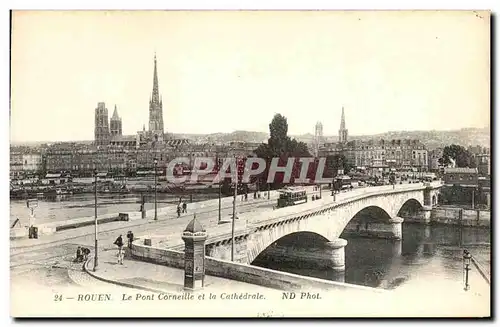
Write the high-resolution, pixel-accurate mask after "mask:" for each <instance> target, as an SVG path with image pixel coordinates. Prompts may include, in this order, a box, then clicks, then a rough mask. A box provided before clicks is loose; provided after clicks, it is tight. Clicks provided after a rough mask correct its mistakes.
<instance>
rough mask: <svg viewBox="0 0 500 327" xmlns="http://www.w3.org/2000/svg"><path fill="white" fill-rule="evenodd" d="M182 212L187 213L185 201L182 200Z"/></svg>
mask: <svg viewBox="0 0 500 327" xmlns="http://www.w3.org/2000/svg"><path fill="white" fill-rule="evenodd" d="M182 212H183V213H187V212H188V211H187V203H186V202H184V203H183V204H182Z"/></svg>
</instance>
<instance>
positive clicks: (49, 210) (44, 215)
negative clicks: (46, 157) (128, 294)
mask: <svg viewBox="0 0 500 327" xmlns="http://www.w3.org/2000/svg"><path fill="white" fill-rule="evenodd" d="M145 196H146V204H145V206H146V210H149V209H154V193H152V194H145ZM217 197H218V193H200V194H194V195H193V202H197V201H204V200H208V199H214V198H217ZM183 199H184V200H185V201H186V202H188V203H189V196H187V197H184V198H183ZM157 201H158V204H157V205H158V208H161V207H165V206H167V205H171V204H175V203H178V201H179V195H174V194H168V193H158V194H157ZM97 203H98V208H97V210H98V211H97V214H98V215H104V214H107V213H115V212H116V213H118V212H127V211H139V210H140V207H141V194H133V193H129V194H103V193H101V194H98V200H97ZM93 215H94V195H93V194H75V195H68V196H57V197H50V198H43V199H38V207H37V208H36V209H35V217H36V221H37V223H39V224H40V223H47V222H55V221H61V220H69V219H74V218H81V217H91V216H93ZM28 217H29V209H28V208H27V206H26V200H10V223H11V224H12V223H13V222H14V221H15V220H16V219H17V218H19V219H20V220H21V222H23V221H26V220H27V219H28Z"/></svg>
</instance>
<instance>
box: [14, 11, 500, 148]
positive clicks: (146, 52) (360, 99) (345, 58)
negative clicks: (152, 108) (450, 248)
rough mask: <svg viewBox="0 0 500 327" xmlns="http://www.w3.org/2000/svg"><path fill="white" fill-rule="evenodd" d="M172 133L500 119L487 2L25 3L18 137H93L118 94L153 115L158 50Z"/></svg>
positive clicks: (19, 27)
mask: <svg viewBox="0 0 500 327" xmlns="http://www.w3.org/2000/svg"><path fill="white" fill-rule="evenodd" d="M155 53H156V57H157V62H158V78H159V89H160V94H161V96H162V100H163V117H164V118H163V119H164V125H165V131H166V132H172V133H193V134H196V133H216V132H232V131H235V130H249V131H262V132H268V129H269V127H268V125H269V122H270V121H271V119H272V117H273V116H274V114H276V113H280V114H282V115H284V116H286V117H287V119H288V131H289V134H304V133H314V126H315V124H316V122H317V121H321V122H322V123H323V132H324V134H325V135H337V134H338V128H339V125H340V116H341V110H342V107H344V110H345V116H346V127H347V128H348V129H349V134H350V135H366V134H376V133H383V132H387V131H400V130H451V129H459V128H464V127H485V126H488V125H489V123H490V20H489V14H488V13H484V12H479V13H476V12H467V11H463V12H444V11H441V12H437V11H436V12H431V11H427V12H397V11H393V12H383V11H378V12H376V11H372V12H360V11H351V12H335V11H330V12H329V11H308V12H297V11H296V12H293V11H282V12H264V11H253V12H249V11H247V12H243V11H241V12H237V11H233V12H230V11H227V12H222V11H219V12H216V11H204V12H201V11H199V12H188V11H170V12H159V11H156V12H154V11H149V12H148V11H128V12H127V11H114V12H112V11H107V12H106V11H88V12H83V11H80V12H78V11H45V12H35V11H32V12H30V11H18V12H14V13H13V18H12V48H11V115H10V124H11V133H10V134H11V141H13V142H30V141H70V140H92V139H93V138H94V110H95V108H96V107H97V103H98V102H105V103H106V107H107V108H108V113H109V117H111V115H112V114H113V109H114V106H115V105H116V106H117V108H118V114H119V115H120V116H121V117H122V121H123V133H124V134H135V133H136V132H137V131H138V130H142V126H143V125H146V128H147V126H148V114H149V98H150V96H151V91H152V86H153V58H154V55H155Z"/></svg>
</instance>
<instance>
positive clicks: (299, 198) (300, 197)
mask: <svg viewBox="0 0 500 327" xmlns="http://www.w3.org/2000/svg"><path fill="white" fill-rule="evenodd" d="M306 202H307V192H306V190H305V189H303V188H301V187H300V188H299V187H296V188H285V189H283V190H280V191H279V198H278V206H277V207H278V208H284V207H288V206H293V205H296V204H301V203H306Z"/></svg>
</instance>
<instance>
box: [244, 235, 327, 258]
mask: <svg viewBox="0 0 500 327" xmlns="http://www.w3.org/2000/svg"><path fill="white" fill-rule="evenodd" d="M328 241H329V240H328V239H327V238H326V237H325V236H324V235H321V234H318V233H316V232H310V231H301V232H294V233H290V234H287V235H285V236H283V237H281V238H279V239H277V240H276V241H274V242H273V243H271V244H269V245H268V246H267V247H266V248H264V249H263V250H262V251H260V253H259V254H258V255H257V256H256V257H255V258H254V259H253V260H252V261H249V262H250V264H255V263H257V264H258V262H262V261H271V263H272V262H273V261H278V262H280V263H281V262H283V261H285V260H286V259H287V258H292V256H291V254H293V257H297V256H300V255H301V252H302V254H303V256H304V257H307V256H308V255H310V254H311V251H314V250H315V249H321V248H323V247H324V245H325V244H326V243H328ZM289 261H290V260H289Z"/></svg>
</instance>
